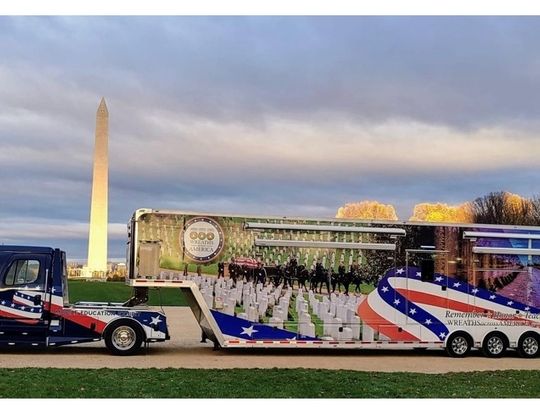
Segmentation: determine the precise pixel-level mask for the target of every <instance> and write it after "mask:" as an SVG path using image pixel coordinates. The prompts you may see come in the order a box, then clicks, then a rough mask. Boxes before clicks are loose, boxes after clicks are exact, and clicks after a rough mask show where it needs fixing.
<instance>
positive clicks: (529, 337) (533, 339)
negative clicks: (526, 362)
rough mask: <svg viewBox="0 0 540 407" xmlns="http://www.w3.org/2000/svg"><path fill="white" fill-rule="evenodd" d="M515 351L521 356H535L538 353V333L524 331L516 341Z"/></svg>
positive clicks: (539, 351)
mask: <svg viewBox="0 0 540 407" xmlns="http://www.w3.org/2000/svg"><path fill="white" fill-rule="evenodd" d="M517 351H518V353H519V356H521V357H522V358H535V357H537V356H538V354H539V353H540V335H538V334H537V333H536V332H525V333H524V334H523V335H521V337H520V338H519V341H518V347H517Z"/></svg>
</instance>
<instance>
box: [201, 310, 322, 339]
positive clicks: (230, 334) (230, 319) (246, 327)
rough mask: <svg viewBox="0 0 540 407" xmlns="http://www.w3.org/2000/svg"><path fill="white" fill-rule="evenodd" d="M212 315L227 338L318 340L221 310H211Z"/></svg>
mask: <svg viewBox="0 0 540 407" xmlns="http://www.w3.org/2000/svg"><path fill="white" fill-rule="evenodd" d="M211 312H212V316H213V317H214V319H215V320H216V322H217V324H218V325H219V328H220V330H221V332H222V333H223V335H225V336H226V337H227V339H231V338H234V339H244V340H261V339H273V340H280V339H281V340H297V339H301V340H305V341H310V340H316V339H317V338H313V337H310V336H305V335H299V334H297V333H296V332H293V331H288V330H286V329H279V328H275V327H272V326H269V325H265V324H262V323H258V322H252V321H249V320H247V319H243V318H238V317H234V316H232V315H227V314H224V313H222V312H219V311H215V310H211Z"/></svg>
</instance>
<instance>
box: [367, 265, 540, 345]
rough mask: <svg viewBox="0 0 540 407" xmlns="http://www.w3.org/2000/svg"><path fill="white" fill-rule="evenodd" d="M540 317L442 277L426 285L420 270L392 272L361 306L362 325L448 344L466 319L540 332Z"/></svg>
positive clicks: (402, 337) (388, 333) (394, 335)
mask: <svg viewBox="0 0 540 407" xmlns="http://www.w3.org/2000/svg"><path fill="white" fill-rule="evenodd" d="M443 288H444V289H443ZM539 314H540V309H539V308H537V307H532V306H530V305H527V304H524V303H522V302H519V301H515V300H513V299H511V298H508V297H505V296H502V295H500V294H497V293H495V292H492V291H489V290H486V289H483V288H478V287H475V286H473V285H471V284H469V283H468V282H466V281H462V280H459V279H456V278H452V277H447V276H445V275H442V274H438V273H435V274H434V279H433V281H422V280H421V272H420V270H419V269H418V268H416V267H408V268H394V269H392V270H390V271H389V272H388V273H387V274H386V275H385V276H384V277H383V278H382V279H381V280H380V281H379V284H378V285H377V288H376V290H374V291H373V292H371V293H370V294H369V295H368V297H367V299H366V300H365V301H363V302H362V303H361V304H360V306H359V307H358V315H359V316H360V318H361V319H362V321H363V322H364V323H366V324H367V325H369V326H370V327H371V328H373V329H374V330H375V331H378V332H380V333H382V334H383V335H384V336H386V337H388V339H389V340H403V341H411V340H412V341H444V339H445V338H446V337H447V336H448V334H449V333H450V332H451V330H452V329H453V324H456V321H457V322H458V323H459V319H460V318H463V317H462V315H464V317H465V318H467V317H469V318H471V319H473V320H474V321H476V323H477V324H478V325H484V326H497V325H501V326H502V325H504V324H513V325H514V326H520V325H521V326H531V327H535V328H540V319H539ZM465 325H467V324H465Z"/></svg>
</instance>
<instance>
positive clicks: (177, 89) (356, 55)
mask: <svg viewBox="0 0 540 407" xmlns="http://www.w3.org/2000/svg"><path fill="white" fill-rule="evenodd" d="M539 34H540V25H539V24H538V18H498V17H490V18H477V17H474V18H433V17H424V18H409V17H400V18H394V17H384V18H380V17H379V18H377V17H347V18H338V17H317V18H315V17H239V18H234V17H221V18H212V17H178V18H176V17H170V18H158V17H155V18H120V17H107V18H105V17H99V18H93V17H84V18H82V17H62V18H36V17H15V18H7V17H0V49H2V60H1V61H0V83H2V87H0V173H1V174H2V177H1V180H0V185H1V190H2V191H3V196H2V205H1V206H0V218H1V219H2V225H3V226H1V229H0V230H1V231H2V233H3V235H2V236H3V238H4V239H19V240H18V241H19V242H24V240H25V239H33V240H32V241H38V238H39V236H49V235H47V233H46V232H47V230H50V231H51V233H52V234H51V235H50V236H51V239H52V238H54V239H58V240H55V241H58V242H61V243H66V244H68V245H69V247H70V248H73V249H75V244H73V243H70V242H69V239H70V238H71V239H72V240H73V241H77V242H78V244H79V246H81V247H84V246H85V245H86V241H85V239H86V233H83V229H84V228H85V226H84V225H85V224H86V222H87V219H88V212H89V202H90V182H91V165H92V163H91V161H92V153H93V142H94V140H93V134H94V124H95V111H96V109H97V105H98V103H99V100H100V98H101V96H105V97H106V99H107V103H108V106H109V111H110V115H111V116H110V145H109V147H110V194H109V198H110V211H109V213H110V220H111V222H112V223H113V224H118V225H120V224H121V225H124V223H125V222H127V220H128V219H129V217H130V216H131V214H132V212H133V211H134V210H135V209H137V208H138V207H161V208H167V207H168V208H176V209H182V208H184V209H188V210H196V211H197V210H199V211H212V212H220V213H224V212H225V213H249V214H276V215H281V214H282V215H291V216H292V215H295V216H317V217H325V216H333V215H334V214H335V212H336V210H337V208H338V207H340V206H342V205H343V204H344V203H345V202H353V201H359V200H364V199H371V200H379V201H381V202H385V203H390V204H393V205H395V207H396V209H397V212H398V215H399V217H400V218H401V219H407V218H408V217H409V216H410V214H411V211H412V208H413V207H414V205H415V204H416V203H418V202H426V201H427V202H429V201H445V202H448V203H449V204H457V203H460V202H463V201H465V200H470V199H474V198H475V197H476V196H480V195H482V194H484V193H488V192H491V191H496V190H503V189H504V190H509V191H513V192H516V193H519V194H521V195H524V196H530V195H532V194H534V192H535V191H537V189H538V187H537V175H536V174H537V172H538V169H539V168H538V167H539V164H538V159H537V154H536V151H539V147H540V145H539V144H540V139H539V138H538V136H537V134H538V132H539V130H540V121H538V111H537V110H538V107H537V106H540V75H538V72H539V70H538V67H539V62H538V58H537V55H538V47H539V45H538V42H537V41H536V38H537V37H538V35H539ZM33 223H35V225H36V227H35V228H32V224H33ZM55 225H56V226H55ZM34 230H36V231H37V232H35V233H34V232H33V231H34ZM118 230H119V229H118ZM124 231H125V229H124ZM115 233H116V232H115ZM10 235H11V236H10ZM34 239H35V240H34ZM113 240H114V241H115V242H116V243H114V245H116V246H115V247H116V249H114V250H116V252H117V253H122V251H123V245H124V244H125V237H121V236H120V235H119V234H117V233H116V234H114V239H113ZM77 250H78V252H80V253H84V249H80V250H79V249H77Z"/></svg>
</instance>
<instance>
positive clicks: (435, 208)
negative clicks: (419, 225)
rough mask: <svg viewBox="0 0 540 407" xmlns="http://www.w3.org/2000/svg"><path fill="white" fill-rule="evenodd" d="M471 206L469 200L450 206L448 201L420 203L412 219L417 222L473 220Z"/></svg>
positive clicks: (463, 221)
mask: <svg viewBox="0 0 540 407" xmlns="http://www.w3.org/2000/svg"><path fill="white" fill-rule="evenodd" d="M472 218H473V216H472V211H471V206H470V204H469V203H468V202H466V203H464V204H461V205H458V206H450V205H448V204H446V203H441V202H437V203H428V202H425V203H419V204H416V205H415V206H414V210H413V215H412V216H411V217H410V218H409V220H410V221H416V222H455V223H469V222H472Z"/></svg>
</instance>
